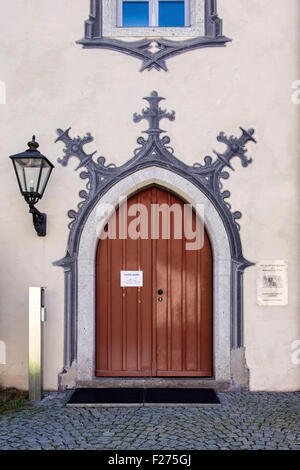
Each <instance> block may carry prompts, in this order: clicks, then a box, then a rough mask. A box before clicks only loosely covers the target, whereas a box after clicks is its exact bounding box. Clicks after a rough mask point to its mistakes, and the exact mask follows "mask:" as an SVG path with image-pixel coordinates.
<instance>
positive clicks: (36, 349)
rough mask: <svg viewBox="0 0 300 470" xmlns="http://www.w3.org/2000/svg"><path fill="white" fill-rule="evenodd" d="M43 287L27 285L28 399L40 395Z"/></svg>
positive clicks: (38, 399)
mask: <svg viewBox="0 0 300 470" xmlns="http://www.w3.org/2000/svg"><path fill="white" fill-rule="evenodd" d="M43 297H44V288H43V287H29V361H28V373H29V400H30V401H40V400H41V397H42V321H44V318H43V316H44V305H43V303H44V301H43Z"/></svg>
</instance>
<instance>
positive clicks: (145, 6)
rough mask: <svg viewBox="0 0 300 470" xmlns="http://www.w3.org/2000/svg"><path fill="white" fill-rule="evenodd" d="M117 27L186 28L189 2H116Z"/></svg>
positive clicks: (177, 0) (171, 0) (159, 0)
mask: <svg viewBox="0 0 300 470" xmlns="http://www.w3.org/2000/svg"><path fill="white" fill-rule="evenodd" d="M117 26H118V27H152V28H157V27H159V28H162V27H164V28H167V27H181V28H182V27H188V26H190V0H148V1H139V0H117Z"/></svg>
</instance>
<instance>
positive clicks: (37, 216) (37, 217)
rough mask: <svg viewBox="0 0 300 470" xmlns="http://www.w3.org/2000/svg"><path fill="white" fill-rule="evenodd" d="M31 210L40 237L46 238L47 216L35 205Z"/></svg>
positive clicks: (31, 206)
mask: <svg viewBox="0 0 300 470" xmlns="http://www.w3.org/2000/svg"><path fill="white" fill-rule="evenodd" d="M29 208H30V209H29V212H30V214H32V220H33V225H34V228H35V231H36V233H37V234H38V236H39V237H45V236H46V232H47V214H44V213H42V212H40V211H39V210H38V209H37V208H36V207H34V206H33V205H30V206H29Z"/></svg>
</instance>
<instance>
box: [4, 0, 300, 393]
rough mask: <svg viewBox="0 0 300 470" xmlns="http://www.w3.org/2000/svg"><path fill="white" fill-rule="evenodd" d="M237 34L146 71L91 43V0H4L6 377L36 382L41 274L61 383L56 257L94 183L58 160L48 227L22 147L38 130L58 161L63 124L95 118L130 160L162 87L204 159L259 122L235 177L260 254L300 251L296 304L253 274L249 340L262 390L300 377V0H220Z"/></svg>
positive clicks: (186, 151)
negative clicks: (144, 111) (21, 174)
mask: <svg viewBox="0 0 300 470" xmlns="http://www.w3.org/2000/svg"><path fill="white" fill-rule="evenodd" d="M218 3H219V14H220V17H222V18H223V20H224V33H225V34H226V35H227V36H229V37H231V38H233V42H232V43H231V44H229V45H228V46H227V47H226V48H215V49H214V48H209V49H203V50H198V51H193V52H189V53H186V54H183V55H181V56H177V57H175V58H172V59H170V60H169V61H168V62H167V64H168V68H169V72H168V73H165V72H163V71H161V72H157V71H155V70H153V71H150V72H147V71H145V72H143V73H140V72H139V68H140V62H139V61H137V60H136V59H134V58H130V57H128V56H126V55H122V54H119V53H117V52H113V51H101V50H90V51H89V50H83V49H82V48H81V47H80V46H79V45H76V44H75V41H76V40H77V39H80V38H81V37H82V36H83V22H84V20H85V19H86V18H87V16H88V12H89V1H88V0H77V1H76V2H74V0H64V1H63V2H62V1H61V0H43V1H41V0H14V1H13V2H8V1H4V0H2V1H1V7H2V11H1V16H0V64H1V67H0V80H2V81H3V82H5V84H6V91H7V104H6V105H2V104H1V105H0V129H1V131H0V132H1V139H0V187H1V190H2V192H1V196H2V197H1V198H0V218H1V227H2V230H1V232H0V242H1V248H2V250H1V266H0V273H1V276H0V340H2V341H4V342H5V343H6V364H0V384H2V385H6V386H17V387H20V388H26V387H27V356H28V355H27V351H28V340H27V336H28V334H27V328H28V321H27V303H28V287H29V286H30V285H45V286H47V303H48V321H47V323H46V324H45V327H44V365H45V373H44V387H45V388H46V389H55V388H56V387H57V374H58V372H59V371H60V370H61V368H62V365H63V325H64V322H63V309H64V299H63V293H64V286H63V270H62V269H61V268H58V267H53V266H52V262H53V261H55V260H57V259H60V258H61V257H63V256H64V254H65V248H66V243H67V236H68V229H67V224H68V218H67V215H66V213H67V211H68V210H69V209H73V208H74V209H75V208H76V205H77V202H78V196H77V195H78V191H79V190H80V189H81V188H83V187H84V181H82V180H80V179H79V174H78V173H77V174H76V173H74V171H73V170H74V169H75V167H76V165H77V162H76V160H75V159H73V160H71V161H70V164H69V166H68V167H66V168H63V167H61V166H60V165H59V164H56V169H55V170H54V172H53V175H52V177H51V180H50V183H49V185H48V187H47V190H46V193H45V196H44V198H43V200H42V202H41V203H40V204H39V205H38V207H39V209H40V210H44V211H46V212H47V214H48V234H47V237H46V238H45V239H39V238H38V237H37V235H36V234H35V232H34V229H33V227H32V222H31V216H30V215H29V214H28V213H27V206H26V204H25V202H24V201H23V200H22V199H21V196H20V195H19V193H18V188H17V184H16V180H15V175H14V173H13V171H12V166H11V162H10V160H9V159H8V155H10V154H13V153H17V152H20V151H22V150H24V149H25V143H26V142H27V141H28V140H29V139H30V138H31V136H32V134H33V133H36V135H37V139H38V141H39V142H40V144H41V151H42V152H43V153H44V154H46V155H47V156H48V157H49V158H50V160H51V161H52V162H53V163H55V161H56V158H57V157H59V156H61V155H62V145H61V144H54V140H55V138H56V134H55V130H56V128H58V127H61V128H63V129H65V128H67V127H69V126H72V130H71V135H72V136H77V135H83V134H85V132H87V131H90V132H91V133H92V134H93V135H94V137H95V142H94V143H92V144H89V146H87V150H88V149H91V150H94V149H98V151H99V154H100V155H104V156H106V158H107V160H108V161H109V162H113V163H117V164H120V163H123V162H125V161H126V160H127V159H128V158H129V157H130V156H131V155H132V151H133V149H134V148H135V147H136V138H137V137H138V135H140V132H141V131H142V130H143V129H145V126H146V124H145V122H141V123H139V124H134V123H133V122H132V114H133V113H134V112H135V111H139V110H140V109H141V108H142V106H144V103H142V99H141V98H142V97H143V96H147V95H148V94H149V92H150V91H152V90H153V89H156V90H158V91H159V93H160V94H161V95H162V96H164V97H166V98H167V101H166V103H165V107H167V108H168V109H174V110H175V111H176V120H175V122H173V123H171V122H168V121H164V122H163V128H164V129H166V130H167V131H168V135H169V136H170V137H171V138H172V145H173V147H174V148H175V151H176V155H177V156H178V157H179V158H181V159H183V160H184V161H186V162H187V163H193V162H195V161H200V160H201V159H202V158H203V157H204V156H205V155H207V154H210V153H211V150H212V148H215V149H216V150H217V149H222V148H223V146H222V145H221V144H217V143H216V136H217V134H218V132H219V131H220V130H224V131H226V132H227V133H229V134H230V133H234V134H237V133H238V126H239V125H243V126H244V127H246V128H248V127H254V128H255V129H256V135H257V139H258V145H257V146H256V147H255V146H253V145H251V144H250V145H249V153H250V154H251V156H253V159H254V161H253V164H252V165H250V166H249V167H248V168H246V169H244V168H242V167H241V166H240V163H239V162H238V160H236V161H233V164H234V167H235V169H236V172H235V173H232V172H231V173H232V174H231V178H230V180H228V181H227V182H225V187H226V189H227V188H228V189H230V190H231V192H232V196H231V203H232V207H233V210H241V211H242V213H243V219H242V220H241V226H242V229H241V237H242V242H243V247H244V255H245V257H246V258H248V259H250V260H251V261H254V262H259V261H260V260H262V259H263V260H265V259H285V260H287V261H288V263H289V305H288V306H287V307H283V308H281V307H272V308H264V307H258V306H257V305H256V277H257V268H256V267H253V268H250V269H248V271H247V272H246V275H245V345H246V355H247V361H248V366H249V368H250V384H251V389H252V390H299V389H300V365H296V364H293V363H292V361H291V354H292V352H293V350H292V349H291V343H292V342H293V341H295V340H297V339H300V321H299V320H300V319H299V257H300V254H299V236H298V234H299V229H300V227H299V225H300V224H299V214H298V201H299V189H298V188H299V179H298V178H299V172H298V170H299V164H298V162H299V127H298V122H299V110H300V107H299V106H300V105H299V106H297V105H294V104H292V101H291V94H292V88H291V86H292V82H293V81H294V80H297V79H300V69H299V44H300V37H299V36H300V34H299V18H300V16H299V13H300V11H299V10H300V4H299V1H298V0H287V1H285V2H283V0H265V1H264V2H262V1H261V0H251V8H249V3H250V2H249V0H226V1H225V0H219V2H218Z"/></svg>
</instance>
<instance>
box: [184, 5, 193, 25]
mask: <svg viewBox="0 0 300 470" xmlns="http://www.w3.org/2000/svg"><path fill="white" fill-rule="evenodd" d="M190 3H191V2H190V0H185V1H184V17H185V20H184V22H185V25H184V26H191V13H190Z"/></svg>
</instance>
